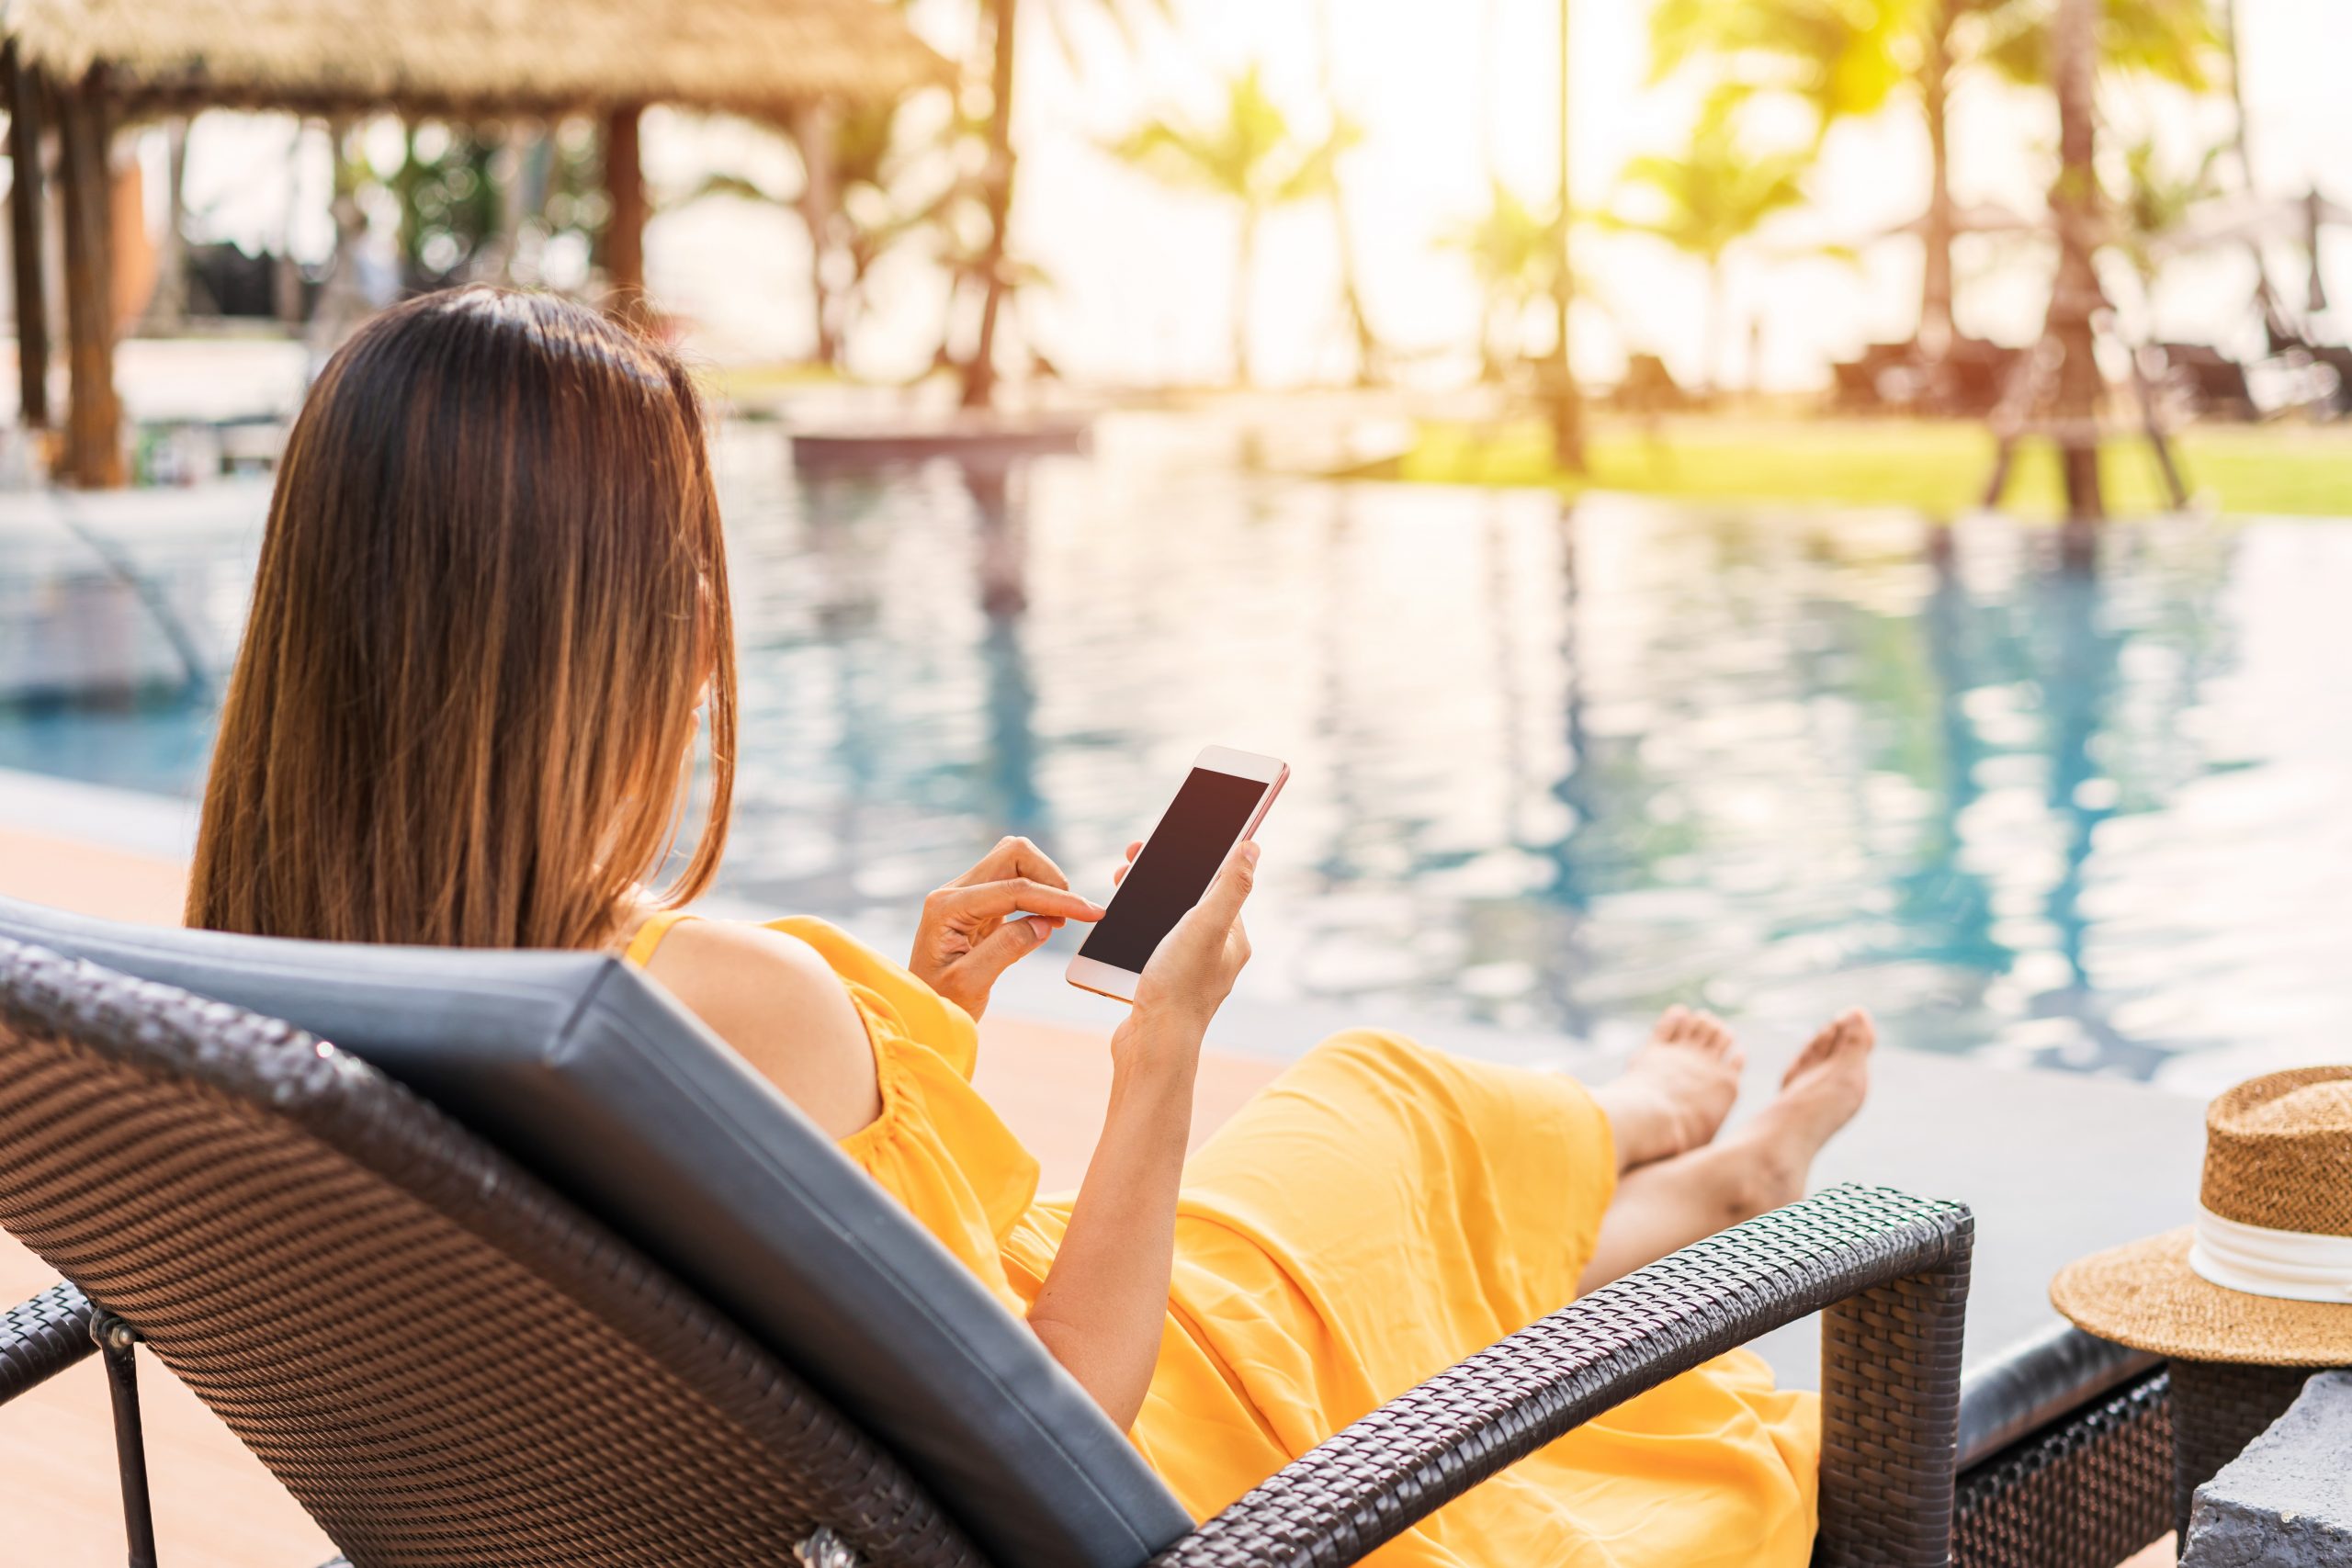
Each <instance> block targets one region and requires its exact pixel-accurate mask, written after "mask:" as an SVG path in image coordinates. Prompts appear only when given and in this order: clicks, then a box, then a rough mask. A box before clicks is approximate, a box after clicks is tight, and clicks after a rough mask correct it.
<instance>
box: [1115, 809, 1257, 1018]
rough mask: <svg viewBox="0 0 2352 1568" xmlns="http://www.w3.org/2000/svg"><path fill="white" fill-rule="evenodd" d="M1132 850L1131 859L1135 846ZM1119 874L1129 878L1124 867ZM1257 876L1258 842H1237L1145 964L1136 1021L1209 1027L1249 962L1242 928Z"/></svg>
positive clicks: (1246, 937)
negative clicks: (1243, 910) (1245, 903)
mask: <svg viewBox="0 0 2352 1568" xmlns="http://www.w3.org/2000/svg"><path fill="white" fill-rule="evenodd" d="M1127 854H1128V859H1129V860H1130V861H1132V860H1133V859H1134V857H1135V851H1134V849H1133V848H1130V849H1129V850H1128V852H1127ZM1119 879H1120V880H1125V870H1124V868H1123V869H1122V870H1121V872H1120V873H1119ZM1257 879H1258V846H1257V845H1256V844H1255V843H1252V842H1249V841H1246V840H1245V841H1244V842H1242V843H1238V844H1236V845H1234V846H1233V852H1232V853H1230V854H1228V855H1227V856H1226V857H1225V864H1224V865H1222V866H1220V867H1219V868H1218V869H1217V874H1216V879H1215V880H1214V881H1212V882H1211V883H1210V884H1209V886H1208V891H1207V892H1205V893H1204V894H1202V895H1201V901H1200V902H1199V903H1197V904H1195V905H1193V908H1191V909H1190V910H1188V911H1186V913H1185V915H1184V918H1183V919H1181V920H1178V921H1177V922H1176V926H1175V929H1174V930H1172V931H1170V932H1169V933H1168V934H1167V935H1166V936H1165V937H1163V938H1161V939H1160V942H1159V947H1158V948H1157V949H1156V950H1155V951H1154V952H1153V953H1152V955H1151V957H1150V958H1149V959H1148V961H1147V962H1146V963H1145V964H1144V966H1143V975H1142V976H1141V978H1139V979H1138V980H1137V981H1136V1010H1135V1020H1134V1021H1136V1022H1138V1023H1147V1022H1148V1023H1155V1024H1157V1023H1167V1024H1170V1025H1173V1026H1177V1027H1180V1028H1182V1029H1185V1030H1188V1031H1190V1032H1193V1033H1194V1034H1196V1035H1197V1034H1200V1033H1205V1032H1207V1030H1208V1025H1209V1020H1210V1018H1212V1017H1213V1016H1215V1014H1216V1010H1217V1009H1218V1008H1219V1007H1220V1006H1222V1005H1223V1004H1224V1002H1225V998H1226V997H1227V995H1228V994H1230V993H1231V992H1232V990H1233V982H1234V980H1235V979H1236V978H1237V977H1238V976H1239V975H1240V973H1241V966H1242V965H1243V964H1247V963H1249V962H1250V933H1249V932H1248V931H1245V930H1244V929H1243V928H1242V924H1241V906H1242V903H1243V901H1244V900H1246V899H1247V898H1248V897H1250V887H1251V886H1253V885H1254V884H1255V883H1256V882H1257Z"/></svg>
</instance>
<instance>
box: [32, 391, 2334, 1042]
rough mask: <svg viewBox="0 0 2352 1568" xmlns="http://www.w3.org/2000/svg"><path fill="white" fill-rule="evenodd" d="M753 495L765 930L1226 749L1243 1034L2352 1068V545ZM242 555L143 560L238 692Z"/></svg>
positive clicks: (1106, 856) (1226, 500)
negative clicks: (1242, 865) (1292, 1021)
mask: <svg viewBox="0 0 2352 1568" xmlns="http://www.w3.org/2000/svg"><path fill="white" fill-rule="evenodd" d="M721 457H722V472H723V476H724V484H725V487H726V491H727V496H728V504H729V527H730V538H731V547H732V569H733V572H734V581H735V591H736V595H737V600H738V604H739V628H740V634H741V640H742V649H743V659H742V702H743V712H742V744H741V750H742V759H741V773H740V775H739V788H738V809H737V816H736V818H735V823H734V828H733V836H732V839H731V848H730V852H729V870H728V872H727V874H726V878H725V883H724V891H725V892H726V893H727V894H728V895H729V897H731V898H734V899H737V900H740V901H742V902H746V903H750V904H753V905H757V906H759V907H762V908H774V909H776V910H778V911H783V910H806V911H814V912H818V913H822V914H828V915H832V916H835V917H838V918H842V919H849V920H852V921H854V922H856V923H858V924H860V925H861V926H865V927H878V928H881V929H903V928H904V927H905V925H906V924H907V923H908V921H909V919H910V913H911V909H912V908H913V905H914V903H915V902H916V901H917V900H918V899H919V897H920V896H921V895H922V893H923V892H924V891H926V890H927V889H928V888H930V887H931V886H934V885H935V884H937V883H938V882H940V881H943V880H944V879H945V878H947V877H949V876H951V875H953V874H956V873H957V872H959V871H961V870H962V869H963V868H964V867H965V865H967V863H969V862H970V861H972V860H973V859H974V858H975V857H977V856H978V854H979V853H981V852H983V851H985V850H986V848H987V847H988V846H989V844H990V843H991V842H993V841H994V840H995V839H996V837H997V836H998V835H1000V834H1001V833H1005V832H1021V833H1026V834H1028V835H1029V836H1031V837H1032V838H1035V839H1036V840H1038V841H1039V842H1040V843H1042V844H1044V845H1045V846H1046V848H1047V850H1048V851H1049V852H1052V853H1053V854H1055V855H1056V856H1057V857H1058V858H1059V859H1060V860H1061V862H1062V863H1063V864H1064V865H1065V866H1067V867H1068V868H1069V870H1070V872H1071V874H1072V875H1073V877H1074V878H1075V879H1076V880H1077V881H1078V882H1079V884H1080V886H1081V888H1088V887H1091V888H1092V889H1093V890H1095V891H1096V892H1098V893H1100V892H1101V891H1103V889H1104V888H1105V887H1106V886H1107V879H1108V873H1109V870H1110V868H1111V866H1112V864H1113V863H1114V861H1115V860H1116V858H1117V856H1118V853H1119V851H1120V849H1121V847H1122V846H1123V845H1124V844H1125V841H1126V840H1128V839H1129V838H1131V837H1133V836H1135V835H1136V833H1138V832H1139V831H1140V830H1141V829H1145V828H1147V827H1148V825H1149V822H1150V820H1151V818H1152V816H1153V815H1154V813H1155V812H1156V811H1157V809H1158V807H1159V806H1160V805H1161V804H1162V803H1163V802H1164V801H1165V799H1166V797H1167V795H1169V793H1170V791H1171V790H1172V788H1173V786H1174V784H1176V782H1177V781H1178V779H1179V778H1180V777H1181V775H1182V770H1183V768H1184V766H1185V764H1186V762H1187V761H1188V760H1189V759H1190V757H1191V755H1192V753H1193V751H1194V750H1196V749H1197V748H1198V747H1200V746H1201V745H1203V744H1204V743H1210V742H1215V743H1219V744H1225V745H1231V746H1238V747H1242V748H1245V749H1248V750H1261V751H1269V752H1272V753H1274V754H1276V755H1279V756H1282V757H1283V758H1284V759H1286V760H1287V761H1289V762H1290V764H1291V766H1292V769H1293V779H1292V782H1291V784H1290V785H1289V787H1288V788H1287V790H1286V791H1285V793H1284V794H1283V798H1282V801H1281V803H1280V804H1279V805H1278V806H1277V807H1275V809H1274V812H1273V814H1272V818H1270V820H1269V822H1268V825H1267V828H1266V829H1265V831H1264V833H1263V835H1262V839H1263V841H1264V843H1265V846H1266V858H1265V862H1264V867H1263V872H1262V881H1261V892H1260V894H1259V896H1258V897H1257V898H1256V899H1255V900H1254V901H1253V904H1252V908H1251V916H1250V920H1251V932H1252V936H1253V939H1254V942H1255V944H1256V948H1257V957H1256V959H1255V961H1254V962H1253V964H1251V966H1250V971H1249V972H1248V974H1247V975H1246V976H1244V979H1243V983H1242V987H1241V994H1242V995H1243V996H1244V997H1245V998H1249V997H1255V998H1266V999H1274V998H1282V999H1292V1000H1301V999H1304V1000H1329V1001H1339V1002H1344V1003H1346V1004H1348V1005H1349V1006H1350V1007H1351V1009H1352V1010H1356V1011H1358V1012H1360V1013H1362V1014H1363V1015H1364V1016H1365V1017H1367V1018H1369V1019H1377V1018H1379V1017H1382V1016H1384V1015H1385V1014H1392V1013H1393V1014H1395V1015H1397V1016H1400V1017H1404V1016H1412V1015H1427V1014H1430V1013H1439V1014H1445V1015H1452V1016H1457V1017H1468V1018H1475V1019H1480V1020H1485V1021H1492V1022H1497V1023H1500V1024H1505V1025H1509V1026H1511V1027H1513V1028H1515V1029H1521V1030H1531V1029H1553V1028H1556V1029H1560V1030H1564V1031H1567V1032H1576V1033H1584V1034H1590V1033H1596V1032H1599V1033H1603V1034H1607V1033H1609V1032H1612V1031H1622V1030H1623V1029H1624V1028H1626V1027H1628V1026H1630V1025H1631V1024H1632V1023H1634V1022H1635V1021H1639V1020H1642V1019H1645V1018H1646V1017H1647V1016H1648V1015H1649V1014H1651V1013H1653V1012H1655V1011H1656V1010H1657V1009H1658V1008H1659V1007H1661V1006H1663V1005H1665V1004H1666V1003H1667V1002H1668V1001H1672V1000H1684V1001H1693V1002H1703V1003H1705V1004H1707V1005H1710V1006H1713V1007H1715V1008H1717V1009H1719V1010H1724V1011H1725V1012H1728V1013H1734V1014H1737V1015H1739V1016H1741V1017H1742V1018H1747V1019H1757V1018H1763V1019H1771V1020H1783V1019H1785V1020H1790V1021H1795V1020H1801V1019H1804V1018H1808V1017H1814V1016H1826V1014H1827V1013H1829V1012H1831V1011H1834V1010H1837V1009H1838V1008H1841V1007H1844V1006H1848V1005H1852V1004H1855V1003H1860V1004H1862V1005H1866V1006H1868V1007H1870V1008H1871V1009H1872V1010H1873V1011H1874V1012H1875V1013H1876V1014H1877V1015H1878V1017H1879V1019H1880V1021H1881V1025H1882V1029H1883V1032H1884V1033H1885V1035H1886V1036H1887V1038H1888V1039H1889V1040H1890V1041H1891V1042H1892V1043H1895V1044H1897V1045H1899V1046H1903V1047H1907V1048H1911V1049H1917V1050H1926V1051H1937V1052H1945V1053H1964V1054H1970V1055H1976V1056H1979V1057H1981V1058H1984V1059H1987V1060H1991V1061H1996V1062H2001V1063H2007V1064H2011V1065H2020V1066H2041V1067H2050V1068H2058V1069H2064V1070H2068V1071H2077V1072H2098V1073H2108V1074H2116V1075H2121V1076H2126V1077H2140V1078H2156V1079H2163V1080H2166V1081H2170V1082H2174V1083H2177V1084H2178V1085H2179V1086H2181V1087H2183V1088H2188V1089H2204V1088H2208V1087H2211V1086H2216V1085H2219V1084H2222V1083H2226V1082H2229V1081H2233V1079H2234V1078H2236V1077H2241V1076H2244V1075H2245V1073H2248V1072H2252V1071H2256V1070H2261V1069H2263V1068H2266V1067H2268V1066H2274V1065H2282V1064H2286V1063H2291V1062H2305V1061H2318V1060H2340V1059H2344V1057H2345V1056H2346V1054H2347V1051H2352V814H2347V811H2346V806H2347V803H2352V681H2347V679H2346V656H2345V647H2346V641H2345V637H2346V608H2345V607H2346V605H2352V523H2344V524H2338V523H2328V522H2293V523H2261V522H2256V523H2249V524H2244V525H2217V524H2213V523H2210V522H2199V521H2175V522H2163V523H2153V524H2145V525H2116V526H2114V527H2113V528H2111V529H2110V530H2109V533H2108V535H2107V536H2106V538H2105V540H2104V543H2103V546H2102V548H2101V550H2100V552H2099V556H2098V560H2097V561H2096V563H2095V564H2092V565H2089V566H2067V565H2064V564H2063V563H2061V562H2060V561H2059V560H2058V558H2057V557H2056V553H2055V550H2054V545H2055V539H2054V536H2052V534H2050V533H2049V532H2048V531H2047V530H2043V529H2039V528H2032V527H2020V526H2013V525H2007V524H2004V523H2000V522H1997V521H1990V520H1972V521H1969V522H1965V523H1962V524H1961V525H1958V526H1956V527H1952V528H1950V529H1941V528H1937V527H1934V526H1931V525H1929V524H1928V523H1926V522H1924V521H1922V520H1919V519H1917V518H1912V517H1907V516H1900V515H1885V516H1871V515H1857V514H1852V513H1846V514H1839V515H1828V514H1820V513H1800V512H1791V511H1770V510H1766V511H1754V512H1747V513H1712V512H1708V511H1704V510H1693V509H1691V508H1687V507H1680V506H1675V507H1668V506H1663V505H1656V504H1649V503H1645V502H1638V501H1634V500H1630V499H1624V498H1607V497H1603V498H1593V499H1589V500H1587V501H1584V502H1579V503H1577V504H1576V505H1574V506H1573V507H1569V506H1564V505H1563V504H1562V503H1561V502H1558V501H1556V500H1555V499H1554V498H1552V497H1550V496H1547V495H1543V494H1536V493H1527V492H1485V491H1466V490H1450V489H1439V488H1411V487H1401V486H1373V485H1333V484H1326V483H1320V482H1314V481H1306V480H1289V479H1268V478H1254V477H1246V476H1243V475H1240V474H1238V473H1237V472H1236V471H1235V470H1234V469H1233V468H1232V467H1231V466H1230V465H1229V464H1227V463H1225V462H1223V461H1220V460H1215V458H1214V455H1213V454H1212V453H1211V452H1210V451H1209V449H1208V448H1206V447H1204V446H1200V445H1198V444H1195V443H1192V442H1190V441H1188V440H1187V439H1186V438H1185V437H1184V435H1183V434H1182V432H1181V431H1180V430H1179V431H1174V432H1173V433H1171V429H1170V428H1168V427H1163V426H1161V425H1159V424H1156V423H1152V422H1148V421H1136V422H1125V423H1111V424H1109V425H1107V426H1106V428H1105V430H1104V432H1103V438H1102V440H1101V442H1100V444H1099V446H1098V453H1097V456H1095V457H1091V458H1068V459H1046V460H1039V461H1036V462H1035V463H1032V464H1030V465H1028V466H1026V467H1024V468H1018V469H1015V470H1014V471H1012V473H1010V474H1001V473H1000V474H996V475H989V474H985V473H981V474H968V473H965V472H963V471H960V470H959V469H957V468H954V467H952V466H949V465H944V464H943V465H935V466H933V467H930V468H922V469H917V470H910V471H904V472H899V473H897V474H894V475H891V476H888V477H885V478H859V479H851V478H843V479H822V480H806V481H802V480H796V479H793V478H792V476H791V473H790V468H789V463H788V460H787V457H786V451H785V448H784V445H783V442H782V438H781V437H780V436H779V435H777V434H775V433H774V432H772V431H769V430H764V429H761V428H756V427H744V428H737V429H733V430H731V431H730V432H729V434H727V436H726V437H725V439H724V442H723V445H722V453H721ZM251 548H252V537H251V530H250V529H248V530H246V531H245V532H244V533H243V535H241V536H239V538H238V540H237V541H236V542H235V543H233V544H232V545H230V546H225V547H215V548H213V549H211V550H209V552H207V553H205V554H204V556H203V558H202V559H201V560H200V561H198V560H196V559H194V558H191V557H190V556H189V555H188V552H187V550H185V549H182V550H181V551H180V552H179V553H178V554H177V555H174V554H173V553H172V552H171V551H169V550H164V551H163V552H162V553H161V555H160V556H158V557H157V558H158V559H161V560H163V561H164V562H165V564H164V565H162V566H158V567H156V568H155V569H154V570H157V571H158V572H161V573H162V574H164V576H165V577H167V578H169V579H170V580H171V584H173V585H176V586H170V585H167V586H169V591H167V592H162V593H160V594H151V598H152V599H154V600H156V601H157V602H160V603H164V604H173V605H179V606H182V610H181V612H180V613H183V614H186V615H188V616H189V617H190V618H191V619H192V620H193V621H194V622H196V623H198V625H197V628H196V630H195V632H194V633H193V634H192V635H191V637H189V638H187V639H185V640H189V641H192V643H193V644H195V645H199V646H200V647H201V649H204V650H206V651H204V652H202V653H201V654H199V655H198V660H199V661H201V662H208V663H212V664H217V663H218V661H219V660H220V659H221V658H223V657H225V654H224V653H223V651H222V650H224V649H227V648H229V647H230V646H232V643H233V637H234V632H235V626H234V624H233V623H234V615H235V612H234V610H233V609H232V610H223V609H221V608H220V605H221V604H223V603H228V604H233V603H234V600H233V596H227V597H226V598H225V599H224V595H223V592H222V591H221V589H220V583H221V581H223V580H224V578H225V579H226V580H229V581H241V580H242V574H243V572H244V571H247V570H250V562H251ZM192 574H193V577H194V578H200V581H191V576H192ZM5 577H6V571H5V569H0V580H4V579H5ZM19 587H20V588H21V584H19ZM0 592H6V584H5V581H0ZM20 596H21V595H20ZM215 694H217V680H215V681H213V682H209V683H207V684H205V685H203V686H202V687H200V688H198V689H196V690H194V691H192V692H183V693H180V694H148V695H146V696H142V697H139V698H134V699H115V700H111V701H77V702H63V701H59V700H56V699H38V700H20V701H17V702H15V703H13V704H9V705H0V766H6V767H16V768H31V769H37V770H44V771H51V772H60V773H71V774H74V775H76V776H82V777H88V778H96V779H99V780H103V781H105V782H110V783H117V784H130V785H132V786H134V787H140V788H147V789H156V790H162V791H166V792H177V793H191V792H193V791H194V790H195V789H196V788H197V786H198V782H199V778H200V770H201V765H202V756H203V750H204V746H205V743H206V737H207V735H208V733H209V727H210V723H211V710H212V705H213V702H214V701H215V700H216V697H215ZM1060 940H1065V939H1057V941H1060ZM1302 1043H1303V1042H1302Z"/></svg>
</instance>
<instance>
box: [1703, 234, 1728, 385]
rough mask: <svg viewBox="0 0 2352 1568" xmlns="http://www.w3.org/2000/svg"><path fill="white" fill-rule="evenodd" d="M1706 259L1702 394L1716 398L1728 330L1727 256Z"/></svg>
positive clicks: (1722, 379)
mask: <svg viewBox="0 0 2352 1568" xmlns="http://www.w3.org/2000/svg"><path fill="white" fill-rule="evenodd" d="M1706 262H1707V321H1706V326H1705V329H1704V331H1705V333H1706V336H1705V340H1704V347H1703V348H1702V350H1701V352H1702V353H1703V354H1704V355H1706V357H1705V359H1704V361H1703V362H1702V364H1701V366H1700V367H1699V395H1700V396H1701V397H1702V398H1705V399H1707V400H1710V401H1713V399H1714V395H1715V389H1717V388H1718V387H1720V386H1722V385H1723V384H1724V374H1723V368H1724V346H1725V339H1726V334H1725V333H1724V316H1725V311H1724V292H1725V290H1724V262H1723V258H1722V257H1721V256H1709V257H1707V258H1706Z"/></svg>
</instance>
